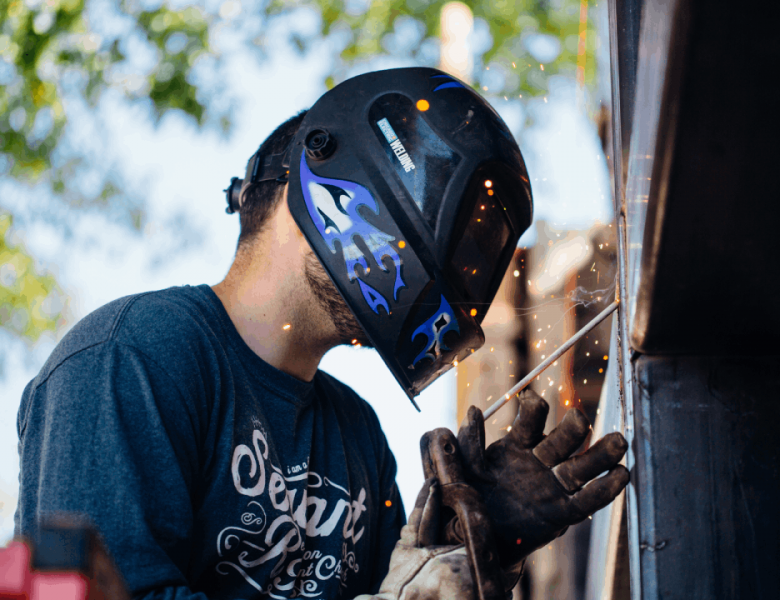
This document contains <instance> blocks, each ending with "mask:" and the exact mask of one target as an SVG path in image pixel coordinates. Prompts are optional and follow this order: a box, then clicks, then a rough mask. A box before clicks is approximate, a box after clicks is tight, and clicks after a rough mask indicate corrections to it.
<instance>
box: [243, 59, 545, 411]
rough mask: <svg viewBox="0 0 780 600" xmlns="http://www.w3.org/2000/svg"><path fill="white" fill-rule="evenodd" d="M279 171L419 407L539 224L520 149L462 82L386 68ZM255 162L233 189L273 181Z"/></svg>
mask: <svg viewBox="0 0 780 600" xmlns="http://www.w3.org/2000/svg"><path fill="white" fill-rule="evenodd" d="M261 159H262V160H261ZM282 162H283V168H284V169H285V170H286V169H289V189H288V195H287V198H288V204H289V208H290V212H291V214H292V216H293V218H294V219H295V221H296V223H297V224H298V226H299V227H300V228H301V230H302V231H303V233H304V235H305V236H306V238H307V239H308V241H309V244H310V245H311V247H312V249H313V250H314V252H315V253H316V255H317V256H318V257H319V259H320V261H321V262H322V264H323V265H324V267H325V269H326V270H327V272H328V273H329V275H330V277H331V278H332V280H333V281H334V283H335V285H336V287H337V288H338V290H339V292H340V293H341V295H342V296H343V298H344V300H345V301H346V303H347V305H348V306H349V307H350V309H351V310H352V312H353V313H354V315H355V317H356V318H357V320H358V322H359V323H360V325H361V326H362V327H363V329H364V330H365V332H366V335H367V337H368V338H369V340H370V341H371V343H372V344H373V346H374V347H375V348H376V350H377V352H379V354H380V355H381V357H382V358H383V359H384V361H385V363H386V364H387V366H388V367H389V369H390V370H391V371H392V373H393V375H395V377H396V379H397V380H398V382H399V383H400V384H401V386H402V387H403V389H404V390H405V391H406V393H407V394H408V395H409V398H410V399H412V402H414V396H416V395H417V394H419V393H420V391H422V390H423V389H424V388H425V387H426V386H428V385H429V384H430V383H431V382H433V381H434V380H435V379H436V378H437V377H439V376H440V375H441V374H443V373H444V372H446V371H447V370H449V369H450V368H452V367H453V366H454V365H456V364H457V361H459V360H463V359H464V358H466V357H467V356H469V355H470V354H471V353H472V352H473V351H474V350H476V349H478V348H480V347H481V346H482V345H483V344H484V334H483V333H482V329H481V327H480V323H481V322H482V320H483V318H484V316H485V313H486V312H487V310H488V308H489V306H490V303H491V301H492V300H493V297H494V296H495V294H496V291H497V290H498V286H499V284H500V283H501V280H502V278H503V275H504V273H505V271H506V269H507V266H508V265H509V262H510V260H511V259H512V255H513V253H514V250H515V248H516V246H517V240H518V239H519V237H520V235H521V234H522V233H523V231H525V230H526V229H527V228H528V227H529V225H530V224H531V213H532V200H531V187H530V184H529V182H528V174H527V172H526V168H525V164H524V162H523V157H522V155H521V154H520V149H519V148H518V146H517V143H516V142H515V140H514V138H513V137H512V134H511V133H510V132H509V129H508V128H507V126H506V125H505V124H504V122H503V120H502V119H501V117H499V116H498V114H497V113H496V112H495V110H493V108H491V106H490V105H489V104H488V103H487V102H486V101H485V100H484V99H483V98H482V97H481V96H479V94H477V93H476V92H474V90H472V89H470V88H469V87H466V86H465V85H463V84H462V83H461V82H459V81H458V80H456V79H454V78H452V77H451V76H449V75H446V74H444V73H442V72H441V71H437V70H435V69H429V68H405V69H391V70H387V71H378V72H374V73H367V74H365V75H360V76H358V77H355V78H353V79H349V80H347V81H345V82H343V83H341V84H340V85H338V86H336V87H335V88H333V89H332V90H330V91H329V92H327V93H326V94H325V95H323V96H322V97H321V98H320V99H319V100H318V101H317V103H316V104H315V105H314V106H313V107H312V108H311V110H309V112H308V113H307V114H306V116H305V118H304V119H303V122H302V123H301V125H300V128H299V129H298V133H297V135H296V136H295V139H294V140H293V142H292V145H291V147H290V149H289V150H288V152H287V153H285V156H284V158H283V161H282ZM252 163H254V164H250V170H248V172H247V179H246V180H245V182H241V181H240V180H237V183H239V184H240V183H244V186H246V185H247V184H249V183H250V182H251V181H252V180H253V179H254V180H255V181H256V180H258V178H259V177H263V178H264V179H268V178H270V177H272V176H274V175H275V174H276V173H277V172H278V171H279V159H278V158H274V157H270V158H269V157H256V159H255V160H253V161H252ZM274 163H276V164H274ZM258 164H260V167H258ZM264 170H265V171H267V172H268V173H270V175H265V176H263V171H264ZM250 171H251V172H250ZM258 173H260V174H259V175H258ZM236 192H238V189H236ZM228 195H229V198H228V201H229V202H230V191H228ZM415 406H416V404H415Z"/></svg>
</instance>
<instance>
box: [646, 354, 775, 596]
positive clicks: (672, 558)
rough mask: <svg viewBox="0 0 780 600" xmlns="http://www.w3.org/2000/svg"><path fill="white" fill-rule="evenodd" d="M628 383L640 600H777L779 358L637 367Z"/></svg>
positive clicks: (654, 361)
mask: <svg viewBox="0 0 780 600" xmlns="http://www.w3.org/2000/svg"><path fill="white" fill-rule="evenodd" d="M635 372H636V388H635V394H636V396H635V397H636V398H637V401H638V404H639V407H640V410H639V411H637V429H636V436H635V445H636V468H635V469H634V470H633V472H632V474H631V477H632V483H633V485H634V486H636V488H637V490H638V500H639V515H640V516H641V519H640V521H639V533H640V540H639V551H640V553H641V557H642V560H641V563H642V597H643V598H645V599H646V600H649V599H656V598H664V599H671V600H674V599H678V598H679V599H681V600H682V599H686V600H698V599H701V600H705V599H706V600H726V599H732V598H734V599H736V598H751V599H754V600H761V599H765V598H767V599H768V598H774V597H776V594H777V590H778V589H780V570H778V569H777V564H778V561H779V560H780V546H778V543H777V540H778V539H780V519H778V518H777V516H776V512H777V509H776V507H777V504H778V501H780V478H779V477H778V469H779V468H780V435H778V428H780V404H779V403H778V402H777V400H776V395H777V390H778V388H780V358H778V357H764V358H746V357H739V358H736V357H720V358H708V357H693V358H692V357H654V356H641V357H640V358H638V359H637V361H636V363H635Z"/></svg>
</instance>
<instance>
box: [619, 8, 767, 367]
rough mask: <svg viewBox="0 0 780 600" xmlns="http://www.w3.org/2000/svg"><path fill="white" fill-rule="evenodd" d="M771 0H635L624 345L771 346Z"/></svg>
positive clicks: (655, 349)
mask: <svg viewBox="0 0 780 600" xmlns="http://www.w3.org/2000/svg"><path fill="white" fill-rule="evenodd" d="M778 6H780V5H778V4H777V3H769V2H765V3H759V4H757V5H756V4H751V5H749V6H745V7H744V8H739V9H736V8H735V7H734V5H733V4H727V3H725V2H716V3H713V2H705V1H704V0H652V1H649V2H647V3H646V5H645V9H644V16H643V23H642V38H641V42H640V48H639V67H638V75H637V90H636V104H635V109H634V115H633V131H632V138H631V151H630V158H629V167H628V180H627V187H626V203H627V206H628V226H629V232H628V234H629V247H630V248H631V253H632V256H631V257H630V259H631V263H632V265H631V266H632V268H634V272H633V274H632V280H631V283H630V289H629V294H630V296H631V299H632V301H633V303H632V307H633V308H634V310H632V311H631V317H632V319H633V322H632V325H631V340H632V345H633V347H634V349H636V350H639V351H641V352H644V353H650V354H668V353H672V354H706V355H717V354H720V355H723V354H730V355H738V354H768V353H772V352H777V350H776V348H775V345H774V338H775V337H776V336H777V335H780V312H778V311H777V310H776V305H777V300H776V298H777V297H778V294H780V277H778V271H779V270H778V266H777V258H776V255H777V242H776V240H777V237H778V234H777V228H778V219H780V204H779V201H780V194H779V193H778V188H777V185H776V182H775V179H776V175H775V173H776V170H777V163H778V160H780V152H779V151H778V138H779V137H780V127H779V126H778V125H779V121H778V111H777V97H776V93H775V88H774V85H773V84H772V83H771V82H772V80H773V77H774V75H773V72H774V69H775V65H776V64H777V63H778V60H779V59H780V36H778V35H777V34H776V31H775V30H776V24H777V22H778V21H777V16H778V14H777V13H778ZM645 210H646V214H645ZM640 253H641V262H640V260H637V259H638V258H639V254H640ZM637 266H640V269H639V271H637V270H636V267H637Z"/></svg>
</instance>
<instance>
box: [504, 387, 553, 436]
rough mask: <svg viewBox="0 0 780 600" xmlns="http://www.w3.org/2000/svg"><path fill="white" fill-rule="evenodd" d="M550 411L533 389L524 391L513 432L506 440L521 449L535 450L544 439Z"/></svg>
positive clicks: (513, 424)
mask: <svg viewBox="0 0 780 600" xmlns="http://www.w3.org/2000/svg"><path fill="white" fill-rule="evenodd" d="M549 411H550V406H549V404H547V402H545V400H544V398H542V397H541V396H539V395H538V394H537V393H536V392H534V391H533V390H531V389H525V390H523V391H522V392H521V393H520V399H519V401H518V406H517V417H515V421H514V423H512V430H511V431H510V432H509V434H508V435H507V437H506V438H504V439H509V440H512V442H513V443H514V444H517V445H518V446H519V447H520V448H533V447H534V446H536V445H537V444H538V443H539V442H540V441H541V440H542V438H544V424H545V423H546V422H547V413H548V412H549Z"/></svg>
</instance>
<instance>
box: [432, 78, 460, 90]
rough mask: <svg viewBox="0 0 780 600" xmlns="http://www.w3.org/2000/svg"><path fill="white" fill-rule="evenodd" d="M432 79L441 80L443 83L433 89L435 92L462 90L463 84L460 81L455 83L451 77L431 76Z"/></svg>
mask: <svg viewBox="0 0 780 600" xmlns="http://www.w3.org/2000/svg"><path fill="white" fill-rule="evenodd" d="M431 79H441V80H442V83H441V84H439V85H437V86H436V87H435V88H433V91H434V92H438V91H439V90H446V89H448V88H462V87H463V84H462V83H460V82H459V81H455V80H454V79H453V78H452V77H450V76H449V75H431Z"/></svg>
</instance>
